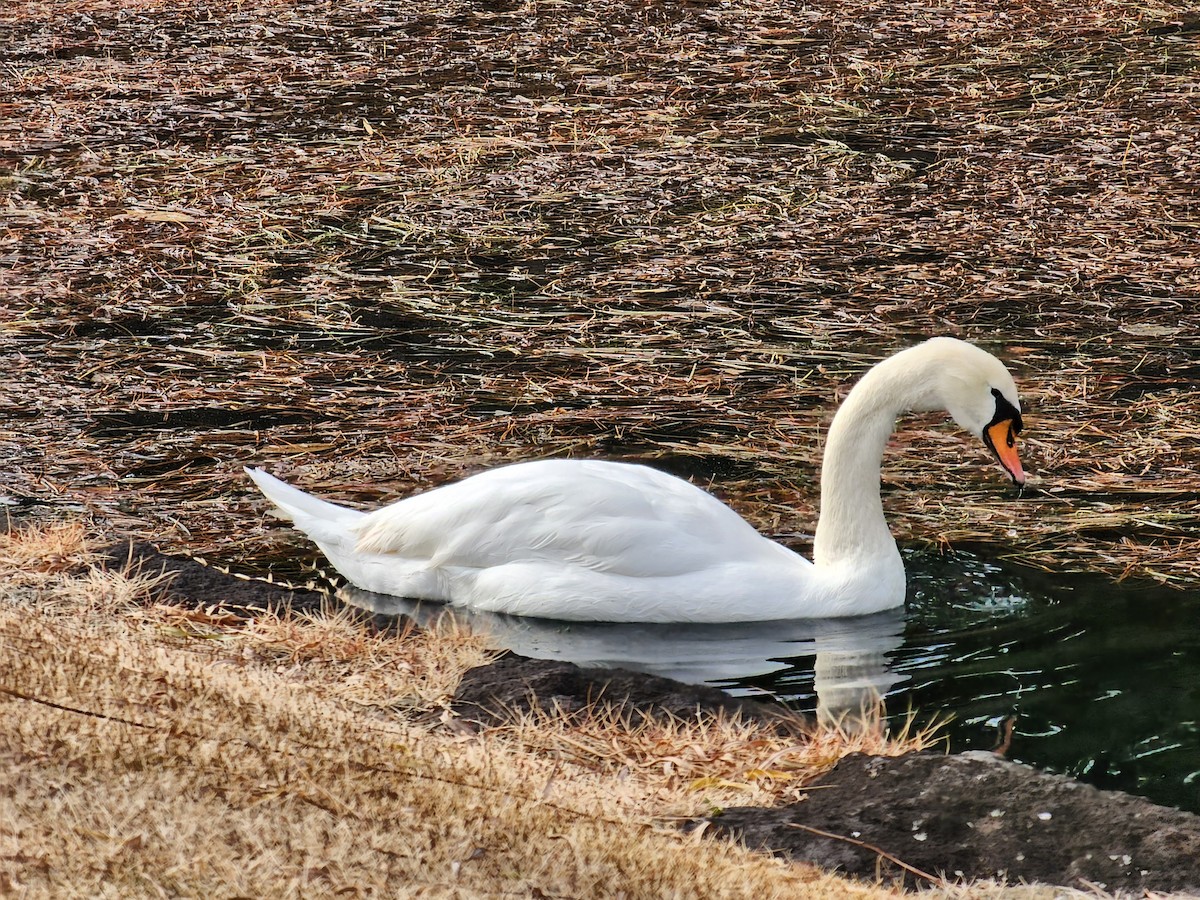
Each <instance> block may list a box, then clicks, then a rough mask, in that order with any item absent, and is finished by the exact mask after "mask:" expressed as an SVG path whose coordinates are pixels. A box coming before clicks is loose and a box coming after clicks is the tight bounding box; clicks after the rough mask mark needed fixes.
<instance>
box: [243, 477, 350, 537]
mask: <svg viewBox="0 0 1200 900" xmlns="http://www.w3.org/2000/svg"><path fill="white" fill-rule="evenodd" d="M245 472H246V474H247V475H249V476H250V479H251V480H252V481H253V482H254V483H255V484H256V485H258V489H259V490H260V491H262V492H263V494H264V495H265V496H266V498H267V499H268V500H270V501H271V502H272V503H274V504H275V506H276V507H277V508H278V509H279V511H280V512H281V513H283V515H285V516H286V517H287V518H289V519H291V520H292V521H293V522H294V523H295V524H296V527H297V528H299V529H300V530H301V531H303V532H306V533H307V534H309V535H312V536H313V537H317V536H318V534H317V533H314V529H315V532H318V533H319V532H328V531H331V530H336V531H341V532H345V531H346V530H347V529H349V528H350V527H352V526H353V525H354V524H355V523H356V522H358V521H359V519H361V518H362V517H363V516H364V515H366V513H362V512H359V511H358V510H357V509H349V508H347V507H345V506H338V505H337V504H336V503H329V502H327V501H325V500H321V499H320V498H318V497H314V496H313V495H312V494H306V493H305V492H304V491H302V490H300V489H299V488H294V487H292V486H291V485H290V484H288V483H287V482H286V481H280V480H279V479H278V478H276V477H275V476H274V475H268V474H267V473H266V472H264V471H263V470H262V469H250V468H247V469H246V470H245Z"/></svg>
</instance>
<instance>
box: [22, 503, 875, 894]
mask: <svg viewBox="0 0 1200 900" xmlns="http://www.w3.org/2000/svg"><path fill="white" fill-rule="evenodd" d="M68 535H75V536H76V537H80V536H81V533H80V530H79V529H78V528H75V527H65V528H50V529H46V530H44V531H36V532H28V531H26V532H20V533H16V534H13V535H9V536H8V537H6V538H5V539H3V541H0V560H2V561H3V563H4V570H3V572H2V574H3V575H4V576H6V581H5V583H6V584H12V582H9V581H8V580H7V576H9V575H10V574H13V573H14V572H15V571H16V569H15V562H14V561H18V560H21V559H27V558H31V557H37V556H39V555H41V553H42V551H45V550H57V551H65V552H66V554H67V555H69V556H70V557H72V558H73V559H76V560H79V559H84V558H86V550H85V548H84V546H83V544H82V542H80V543H77V544H76V545H74V546H71V545H70V544H69V543H68V542H67V540H66V538H67V536H68ZM72 572H73V573H72V574H69V575H63V573H62V572H58V573H54V575H53V576H52V575H46V576H44V577H43V578H42V579H40V580H38V581H36V582H35V581H33V580H28V581H27V582H26V583H25V584H24V585H22V586H21V587H19V588H14V589H6V590H5V592H4V594H3V597H2V602H0V635H2V639H0V671H4V672H5V677H4V684H3V686H2V687H3V691H4V695H5V696H4V707H5V710H4V715H3V721H4V723H5V724H4V727H3V729H0V756H2V757H3V765H4V767H5V770H6V771H7V772H9V779H8V782H7V789H6V791H5V792H4V795H3V798H2V799H0V821H3V822H4V823H5V827H4V828H3V829H2V830H0V879H2V880H3V884H4V887H5V889H6V890H8V891H18V892H26V893H27V894H28V895H31V896H46V895H53V896H124V897H128V896H153V895H162V896H179V895H186V896H234V895H236V896H310V895H312V894H314V893H319V894H328V895H332V894H337V893H339V892H343V891H345V892H347V893H348V894H349V895H375V894H381V893H382V894H389V895H395V894H396V892H406V893H408V892H413V891H417V892H425V893H428V894H431V895H442V894H445V895H464V896H471V895H475V894H487V895H504V894H508V893H512V892H516V893H519V894H523V895H527V894H528V893H529V892H530V891H533V890H535V889H536V890H537V891H541V892H543V894H544V895H547V896H564V895H566V896H613V895H617V894H621V893H624V895H626V896H646V897H650V896H664V895H671V894H676V895H681V896H715V895H717V894H718V893H720V892H721V891H726V892H729V891H731V890H732V892H733V893H734V894H739V895H741V894H745V895H750V894H752V893H753V894H754V895H756V896H764V895H765V896H776V895H783V894H787V895H789V896H827V895H828V891H830V890H836V891H837V892H838V893H839V894H842V895H846V896H858V895H862V896H876V895H878V894H880V893H886V892H879V891H875V890H873V889H869V888H858V887H853V886H851V885H848V884H845V883H837V882H835V881H833V880H831V879H829V878H828V877H826V876H821V875H818V874H816V873H813V872H810V871H807V870H804V869H802V868H790V867H785V866H781V865H779V864H778V863H775V862H772V861H770V860H768V859H765V858H761V857H758V856H756V855H754V854H749V853H746V852H744V851H741V850H739V849H737V848H736V847H733V846H728V845H724V844H717V843H711V842H705V843H704V844H697V843H696V842H695V841H694V840H690V839H687V838H684V837H682V836H681V835H679V834H678V833H675V832H674V831H672V830H671V829H670V828H669V826H667V825H661V824H656V823H657V822H658V821H659V814H660V813H662V812H666V813H669V814H680V813H682V812H685V811H687V810H688V808H692V809H697V808H698V809H703V808H704V807H705V806H706V801H702V800H701V799H700V793H699V792H697V791H696V790H695V789H694V787H693V786H689V785H688V784H686V783H680V781H679V779H678V778H675V779H672V778H671V777H669V776H668V775H667V774H665V773H664V772H663V771H662V770H661V767H660V766H658V765H642V764H639V765H637V767H636V768H637V771H636V772H634V773H633V775H632V776H627V775H623V774H622V773H621V767H622V766H623V765H627V763H626V762H625V760H626V759H628V758H630V753H629V752H628V750H623V749H622V747H621V746H620V744H621V742H622V741H628V742H630V743H633V744H638V743H639V742H640V743H642V744H644V742H645V741H647V740H648V738H649V736H648V735H647V734H645V733H641V734H636V735H631V736H625V735H622V731H621V729H620V728H619V727H617V725H616V723H612V722H603V721H602V720H596V721H595V722H592V723H591V728H592V730H591V732H590V733H585V732H583V731H580V732H578V737H577V738H576V739H575V743H576V744H580V745H581V744H583V743H585V742H587V741H596V740H599V739H600V738H601V737H604V738H605V739H607V740H609V741H610V742H611V744H612V746H611V747H610V749H608V750H607V751H606V750H605V749H604V748H603V747H601V746H599V745H598V744H593V746H592V747H591V752H590V753H589V754H587V755H586V758H579V756H578V754H574V755H572V754H571V753H569V752H567V750H568V747H569V744H570V741H571V740H572V739H571V734H572V731H573V730H572V729H571V728H568V727H560V728H559V729H558V731H557V733H556V734H555V735H554V737H553V739H550V740H549V741H547V740H546V739H545V738H544V737H542V736H541V735H540V732H539V730H538V729H532V728H530V727H529V726H528V725H525V726H522V727H521V728H518V729H515V730H505V729H500V730H497V731H494V732H490V733H485V734H482V735H475V734H472V733H469V732H466V731H464V730H462V729H458V728H449V727H444V726H443V725H441V724H439V723H438V717H437V716H436V715H434V716H429V715H428V713H429V712H430V711H435V712H436V710H437V709H438V704H439V702H440V701H444V700H445V697H446V692H447V691H448V690H449V689H451V688H452V687H453V680H454V679H453V677H452V673H454V672H458V673H461V672H462V671H463V670H464V669H465V668H466V667H467V666H470V665H474V664H477V663H479V662H481V661H482V660H483V659H484V658H486V653H485V652H484V651H482V649H481V648H480V647H478V646H477V645H476V644H475V643H474V642H473V641H472V639H470V638H468V637H466V636H464V635H462V634H457V635H453V634H452V635H446V634H439V635H436V636H435V635H432V634H430V633H422V634H408V635H405V636H403V637H401V638H383V637H379V636H372V635H369V634H366V633H364V632H363V631H362V629H361V628H355V627H353V626H351V625H350V624H349V623H348V621H347V620H346V619H345V618H339V617H336V616H335V617H332V618H329V617H313V618H307V619H302V620H295V621H290V620H280V619H277V618H273V617H269V616H263V617H260V618H259V619H256V620H254V621H252V622H250V623H249V624H244V623H238V622H236V621H234V620H233V619H232V617H228V616H221V615H218V614H216V613H214V612H212V611H209V612H208V613H205V612H204V611H197V610H181V609H176V608H171V607H163V606H158V605H155V604H154V586H153V585H152V584H147V583H145V582H141V581H138V580H136V579H132V580H129V581H128V583H121V580H120V579H118V578H114V577H111V576H110V577H106V578H105V579H103V580H101V579H99V578H98V577H97V575H96V570H94V569H90V568H79V567H75V568H74V569H73V570H72ZM416 713H421V714H420V715H417V714H416ZM421 722H425V724H420V723H421ZM725 734H728V735H730V736H731V739H732V741H733V742H734V743H731V744H730V745H729V746H725V747H722V745H723V744H725V741H726V740H727V738H725V737H723V735H725ZM749 736H750V735H749V729H748V728H747V726H744V725H740V724H738V723H721V724H716V723H714V724H711V725H707V726H704V727H703V728H701V729H698V728H697V727H696V726H692V727H690V728H689V727H688V726H685V725H684V724H683V723H680V724H679V726H678V728H675V729H667V730H666V731H665V732H663V733H662V734H660V735H657V736H656V737H655V745H656V748H657V749H656V750H655V751H654V752H655V754H656V755H657V756H658V758H659V759H660V760H661V759H663V758H665V757H666V756H669V755H676V756H679V757H680V758H683V757H688V756H689V755H690V754H691V753H692V752H693V749H694V747H695V746H696V744H697V741H698V740H699V739H704V740H706V741H707V747H706V751H705V752H706V753H707V754H708V756H709V762H708V765H712V766H713V769H712V770H713V771H717V770H718V768H717V767H716V766H715V763H716V761H717V760H718V759H720V761H721V765H720V767H719V771H726V770H729V769H730V767H731V766H733V767H734V768H737V767H738V765H740V766H741V767H743V768H744V766H745V764H746V761H747V760H748V759H751V758H754V756H755V755H757V756H758V757H761V756H763V755H764V754H765V753H766V752H767V751H768V750H769V749H770V747H769V742H768V741H765V740H763V741H760V744H761V745H762V746H760V747H759V748H758V753H757V754H746V755H745V756H743V758H742V760H741V761H740V763H738V764H735V763H736V761H735V760H734V759H733V758H732V757H731V755H730V754H731V752H732V751H734V750H736V751H737V753H738V754H743V753H745V751H746V750H747V747H746V741H747V739H748V738H749ZM550 745H554V746H550ZM670 748H673V749H670ZM642 755H643V757H644V756H645V753H644V752H643V754H642ZM681 768H682V767H681ZM686 768H687V777H688V778H691V777H693V775H694V774H695V773H696V772H701V771H706V770H707V766H706V765H705V764H704V763H703V761H701V760H693V762H692V764H691V765H689V766H688V767H686ZM724 794H728V791H724V792H723V791H722V790H721V789H719V788H715V789H714V796H718V797H719V796H723V795H724Z"/></svg>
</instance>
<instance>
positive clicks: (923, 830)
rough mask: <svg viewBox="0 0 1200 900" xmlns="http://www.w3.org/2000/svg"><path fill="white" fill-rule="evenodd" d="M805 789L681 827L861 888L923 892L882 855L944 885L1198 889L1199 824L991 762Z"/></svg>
mask: <svg viewBox="0 0 1200 900" xmlns="http://www.w3.org/2000/svg"><path fill="white" fill-rule="evenodd" d="M813 788H814V790H812V791H811V792H810V793H809V794H808V795H807V797H806V798H805V799H804V800H802V801H800V802H798V803H794V804H791V805H789V806H786V807H782V808H779V809H762V808H757V807H739V808H735V809H727V810H725V811H724V812H723V813H722V814H720V815H718V816H712V817H709V818H706V819H698V820H696V821H694V822H692V823H690V826H689V827H692V828H695V827H696V826H697V825H698V824H699V823H701V822H704V823H706V824H707V825H708V829H709V831H710V832H715V833H717V834H726V835H730V836H735V837H738V838H741V839H744V840H745V841H746V842H747V844H749V845H750V846H754V847H762V848H764V849H768V850H770V851H771V852H773V853H777V854H780V855H783V856H786V857H788V858H790V859H795V860H803V861H805V862H811V863H814V864H816V865H818V866H821V867H822V868H827V869H837V870H839V871H841V872H843V873H845V874H848V875H853V876H861V877H864V878H868V879H875V878H876V877H877V874H878V873H879V872H883V873H884V874H885V877H888V876H894V877H896V878H898V879H900V878H902V879H904V880H906V881H908V882H910V883H917V882H921V883H923V879H920V878H919V877H916V876H914V875H913V873H912V872H911V871H906V870H905V869H903V868H901V867H900V866H899V865H897V864H896V863H895V862H893V861H890V860H888V859H887V858H886V857H884V856H882V855H881V853H880V852H878V851H883V853H885V854H887V855H889V856H891V857H893V858H894V859H895V860H900V861H902V862H903V863H905V864H906V865H908V866H911V867H912V868H914V869H919V870H921V871H922V872H925V873H928V874H930V875H934V876H939V877H945V878H947V879H949V880H961V879H968V880H969V879H983V878H996V879H999V880H1004V881H1009V882H1017V881H1036V882H1042V883H1044V884H1054V885H1068V886H1070V885H1074V886H1085V883H1090V884H1095V885H1099V886H1101V887H1103V888H1105V889H1107V890H1109V891H1136V892H1138V893H1139V894H1140V893H1141V892H1142V891H1200V816H1196V815H1193V814H1191V813H1186V812H1182V811H1180V810H1176V809H1171V808H1168V807H1162V806H1157V805H1155V804H1153V803H1150V802H1149V801H1147V800H1143V799H1141V798H1139V797H1134V796H1131V795H1129V794H1123V793H1119V792H1116V791H1101V790H1098V789H1096V788H1094V787H1091V786H1090V785H1085V784H1082V783H1080V782H1078V781H1074V780H1072V779H1070V778H1067V777H1064V776H1061V775H1048V774H1045V773H1042V772H1039V771H1037V770H1036V769H1033V768H1031V767H1029V766H1024V765H1019V764H1017V763H1013V762H1009V761H1007V760H1004V759H1001V758H1000V757H998V756H996V755H994V754H992V753H986V752H970V753H960V754H956V755H944V754H937V753H914V754H910V755H907V756H901V757H895V758H889V757H873V756H866V755H863V754H854V755H851V756H847V757H846V758H845V759H843V760H842V761H841V762H839V763H838V765H837V767H836V768H835V769H834V770H833V771H832V772H830V773H829V774H828V775H826V776H825V777H823V778H821V779H819V780H818V781H817V782H815V783H814V785H813ZM810 829H812V830H810ZM818 831H820V832H828V833H829V834H832V835H837V836H838V838H831V837H824V836H821V835H819V834H818V833H816V832H818ZM863 845H870V847H866V846H863ZM873 848H878V850H876V849H873Z"/></svg>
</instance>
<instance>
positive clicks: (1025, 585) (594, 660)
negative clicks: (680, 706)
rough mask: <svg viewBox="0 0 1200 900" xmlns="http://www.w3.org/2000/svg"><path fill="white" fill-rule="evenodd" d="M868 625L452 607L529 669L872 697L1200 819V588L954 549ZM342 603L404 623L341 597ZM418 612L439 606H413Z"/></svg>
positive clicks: (950, 730) (843, 707)
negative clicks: (1003, 560) (1004, 561)
mask: <svg viewBox="0 0 1200 900" xmlns="http://www.w3.org/2000/svg"><path fill="white" fill-rule="evenodd" d="M908 568H909V604H908V607H907V608H906V609H903V610H895V611H893V612H890V613H884V614H881V615H878V616H868V617H862V618H856V619H841V620H808V621H797V622H784V623H780V622H770V623H752V624H745V625H721V626H713V625H706V626H688V625H609V624H592V623H562V622H547V621H541V620H535V619H516V618H512V617H507V616H494V615H482V616H481V615H479V614H467V615H465V616H464V614H462V613H458V612H456V616H458V617H459V618H460V619H463V618H465V619H466V620H467V621H469V622H471V623H472V625H473V627H478V628H483V629H487V630H489V631H491V632H492V633H494V635H495V636H496V640H497V642H498V643H500V644H502V645H503V646H507V647H510V648H511V649H513V650H515V651H517V652H519V653H523V654H525V655H528V656H534V657H542V658H556V659H566V660H570V661H573V662H578V663H580V664H582V665H601V666H616V665H620V666H625V667H627V668H633V669H638V670H642V671H647V672H654V673H656V674H662V675H666V676H670V677H674V678H678V679H680V680H683V681H689V682H693V683H699V682H711V683H714V684H717V685H719V686H722V687H726V688H728V689H730V690H731V691H732V692H734V693H737V694H742V695H756V694H758V695H761V694H768V695H770V696H773V697H775V698H777V699H779V700H781V701H784V702H787V703H789V705H792V706H795V707H797V708H799V709H802V710H806V711H812V710H819V711H820V712H821V713H822V714H827V715H831V716H838V715H840V714H842V713H844V712H847V711H851V710H853V709H855V708H857V707H858V705H859V704H861V702H862V701H863V699H864V698H866V697H868V696H870V695H872V694H873V692H878V693H879V694H882V695H884V696H885V698H886V703H887V709H888V713H889V715H891V716H893V717H894V718H895V719H896V721H899V720H900V719H901V718H903V716H904V714H905V713H906V712H907V711H908V710H910V709H911V710H913V711H915V713H916V719H917V722H918V724H920V723H923V722H928V721H929V720H930V719H931V718H933V716H934V715H935V714H942V715H946V714H951V715H953V721H952V722H951V724H950V725H949V726H948V727H947V728H946V731H945V733H946V734H947V736H948V739H949V742H950V745H951V747H952V749H955V750H966V749H991V748H993V747H996V746H997V745H998V744H999V743H1000V742H1001V740H1002V735H1003V734H1004V733H1005V732H1006V730H1007V728H1006V723H1011V741H1010V744H1009V749H1008V752H1007V756H1008V757H1009V758H1010V759H1014V760H1018V761H1021V762H1026V763H1030V764H1032V765H1036V766H1038V767H1040V768H1043V769H1046V770H1049V771H1054V772H1061V773H1067V774H1070V775H1073V776H1076V777H1078V778H1080V779H1082V780H1084V781H1088V782H1090V783H1092V784H1095V785H1097V786H1100V787H1104V788H1109V789H1119V790H1124V791H1128V792H1130V793H1135V794H1140V795H1143V796H1146V797H1149V798H1151V799H1153V800H1155V801H1157V802H1160V803H1164V804H1168V805H1171V806H1176V807H1180V808H1183V809H1188V810H1193V811H1197V812H1200V593H1180V592H1176V591H1164V590H1160V589H1149V588H1145V587H1136V586H1125V585H1120V584H1113V583H1112V582H1111V581H1108V580H1102V579H1098V578H1097V579H1092V578H1084V577H1071V578H1065V577H1063V578H1051V577H1050V576H1046V575H1043V574H1040V573H1031V572H1029V571H1028V570H1023V569H1013V568H1009V567H1006V566H1003V565H999V564H996V563H991V562H987V561H985V560H982V559H979V558H977V557H974V556H970V555H966V554H955V555H953V556H945V557H937V556H932V555H914V556H910V557H909V559H908ZM351 602H355V603H358V604H360V605H366V606H370V607H372V608H376V609H380V610H381V611H395V612H401V611H408V612H411V611H412V609H413V608H412V605H411V604H407V603H405V601H398V600H396V599H395V598H381V597H379V596H378V595H364V594H361V593H359V592H355V593H354V596H353V597H352V598H351ZM417 611H418V616H419V617H420V616H425V615H431V614H436V613H437V612H438V611H439V608H436V607H434V608H431V607H429V606H428V605H426V606H425V607H424V608H421V607H417Z"/></svg>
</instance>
